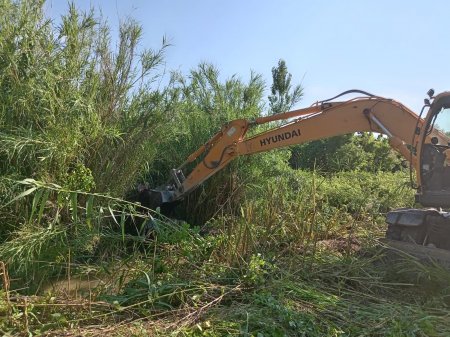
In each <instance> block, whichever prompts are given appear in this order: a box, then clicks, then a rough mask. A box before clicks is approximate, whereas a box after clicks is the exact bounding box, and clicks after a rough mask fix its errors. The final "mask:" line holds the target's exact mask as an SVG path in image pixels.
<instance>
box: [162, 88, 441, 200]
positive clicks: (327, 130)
mask: <svg viewBox="0 0 450 337" xmlns="http://www.w3.org/2000/svg"><path fill="white" fill-rule="evenodd" d="M348 93H362V94H364V95H365V97H358V98H354V99H350V100H347V101H342V102H335V101H332V100H333V99H336V98H339V97H340V96H342V95H344V94H348ZM333 99H331V100H325V101H320V102H317V103H315V104H313V105H312V106H311V107H309V108H304V109H298V110H293V111H289V112H285V113H281V114H276V115H272V116H264V117H259V118H256V119H255V120H246V119H237V120H233V121H231V122H228V123H227V124H225V125H224V126H223V127H222V128H221V130H220V131H219V132H218V133H217V134H215V135H214V136H213V137H212V138H211V139H210V140H209V141H208V142H207V143H206V144H204V145H202V146H201V147H200V148H199V149H197V150H196V151H195V152H194V153H192V154H191V155H190V156H189V157H188V158H187V159H186V161H185V162H184V163H183V164H182V165H181V166H180V167H179V168H177V169H173V170H172V172H171V174H172V178H173V184H171V185H169V186H164V187H162V188H158V189H157V190H153V191H154V192H155V195H157V198H156V199H157V202H156V203H166V202H172V201H176V200H179V199H182V198H183V197H184V196H186V195H187V194H188V193H189V192H191V191H193V190H194V189H195V188H196V187H198V186H199V185H201V184H202V183H203V182H204V181H205V180H207V179H208V178H209V177H211V176H212V175H214V174H215V173H217V172H218V171H220V170H221V169H223V168H224V167H225V166H226V165H228V164H229V163H230V162H231V161H232V160H233V159H234V158H236V157H237V156H243V155H250V154H254V153H259V152H265V151H270V150H273V149H277V148H282V147H286V146H290V145H295V144H302V143H305V142H309V141H313V140H318V139H323V138H329V137H333V136H338V135H343V134H348V133H354V132H364V131H370V132H377V133H381V134H384V135H386V136H387V137H388V138H389V143H390V145H391V146H392V147H393V148H394V149H395V150H397V151H398V152H399V153H400V154H402V155H403V157H404V158H406V159H407V160H408V161H410V162H411V165H412V166H413V167H414V168H416V166H417V164H418V160H417V158H416V156H415V154H414V152H411V151H410V147H411V142H412V140H413V133H414V130H416V129H417V128H421V127H422V125H423V123H424V121H423V120H422V119H421V118H419V117H418V116H417V115H416V114H415V113H414V112H412V111H411V110H409V109H408V108H406V107H405V106H404V105H403V104H401V103H399V102H397V101H395V100H392V99H387V98H383V97H379V96H374V95H370V94H367V93H365V92H362V91H359V90H350V91H347V92H345V93H343V94H341V95H338V96H336V97H334V98H333ZM276 121H285V124H283V125H281V126H280V125H279V124H278V126H276V127H274V128H271V129H269V130H266V131H263V132H260V133H256V134H253V135H251V136H248V134H249V133H251V132H249V131H251V130H252V129H253V130H255V131H256V130H257V127H258V126H260V125H267V124H268V123H271V122H276ZM431 136H436V137H438V138H439V139H442V138H443V137H445V136H444V135H443V134H441V133H439V132H437V131H435V132H433V133H432V134H430V135H429V136H428V137H431ZM196 161H198V164H197V165H196V166H195V167H194V168H193V169H192V170H191V171H190V172H189V173H188V174H187V175H185V173H184V172H183V169H184V168H185V167H186V166H187V165H188V164H191V163H193V162H196Z"/></svg>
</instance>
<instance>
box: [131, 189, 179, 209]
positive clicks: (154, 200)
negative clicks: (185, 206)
mask: <svg viewBox="0 0 450 337" xmlns="http://www.w3.org/2000/svg"><path fill="white" fill-rule="evenodd" d="M138 192H139V197H138V199H139V202H140V203H141V205H142V206H144V207H146V208H150V209H152V210H156V209H157V208H158V207H162V206H164V205H167V204H171V203H173V202H174V201H175V200H174V198H175V192H174V191H173V190H171V187H170V186H161V187H158V188H156V189H150V188H148V187H147V186H145V185H139V186H138Z"/></svg>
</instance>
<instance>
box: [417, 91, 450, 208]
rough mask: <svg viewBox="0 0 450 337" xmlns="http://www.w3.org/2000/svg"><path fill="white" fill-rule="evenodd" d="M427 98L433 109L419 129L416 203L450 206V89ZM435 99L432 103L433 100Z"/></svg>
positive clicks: (431, 205)
mask: <svg viewBox="0 0 450 337" xmlns="http://www.w3.org/2000/svg"><path fill="white" fill-rule="evenodd" d="M428 94H429V96H430V99H426V100H425V105H426V106H429V111H428V114H427V117H426V119H425V123H424V124H423V127H422V129H420V128H418V129H417V130H416V133H415V136H417V138H418V140H417V141H415V142H413V144H415V143H416V144H417V146H416V149H417V153H418V158H419V165H418V168H417V169H418V171H419V172H417V174H418V191H417V194H416V202H418V203H420V204H421V205H423V206H426V207H437V208H441V207H442V208H446V207H450V92H444V93H442V94H439V95H437V96H436V97H433V94H434V93H433V91H432V90H430V91H429V93H428ZM430 100H432V103H431V102H430Z"/></svg>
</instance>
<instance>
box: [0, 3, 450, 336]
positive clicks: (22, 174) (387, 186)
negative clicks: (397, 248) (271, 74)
mask: <svg viewBox="0 0 450 337" xmlns="http://www.w3.org/2000/svg"><path fill="white" fill-rule="evenodd" d="M43 5H44V2H43V1H38V0H21V1H11V0H0V11H1V12H2V16H1V17H0V27H2V29H1V30H0V47H1V48H0V89H1V90H0V225H1V226H0V261H1V262H4V263H5V265H6V268H3V267H2V268H0V282H1V285H2V287H1V289H0V334H4V335H8V334H9V335H36V336H38V335H62V334H67V335H84V336H97V335H104V334H105V333H108V334H110V335H112V336H124V335H135V336H167V335H173V336H230V335H231V336H255V337H261V336H448V335H450V331H449V326H450V324H449V321H450V316H449V312H450V311H449V306H450V297H449V296H450V288H449V286H448V284H449V281H450V276H449V273H448V271H446V270H443V269H442V268H439V267H437V266H432V265H423V264H422V263H420V262H419V261H415V260H411V259H408V258H406V259H396V260H395V261H394V260H390V259H389V258H388V257H384V256H383V253H382V252H380V247H379V245H378V244H377V241H376V238H377V237H380V236H383V235H384V233H383V232H384V228H385V225H384V222H383V217H384V214H385V213H386V212H387V211H389V210H390V209H391V208H397V207H406V206H412V205H413V192H412V191H411V190H410V189H409V187H408V183H409V178H408V175H407V174H406V173H405V172H403V171H400V172H397V173H391V172H386V171H379V170H378V169H376V167H390V166H392V165H391V164H393V162H392V161H393V160H394V159H395V158H396V157H395V156H394V157H392V156H391V155H392V153H390V152H389V151H388V150H386V146H385V145H386V144H384V145H383V144H382V143H380V142H383V141H382V140H376V139H374V138H373V137H371V136H370V135H369V136H368V137H365V136H364V137H361V139H358V141H355V140H354V141H353V142H352V143H351V144H350V145H351V150H352V151H353V150H354V151H353V152H351V151H346V155H348V156H349V158H347V157H346V158H347V159H346V162H345V163H341V162H340V163H336V164H338V165H337V166H338V167H339V169H340V168H341V167H343V166H347V161H348V163H351V162H352V161H354V160H355V159H358V158H359V157H358V156H360V155H361V151H362V152H364V151H365V150H364V148H360V147H358V146H360V145H361V144H359V143H360V142H361V141H362V140H364V139H365V140H367V142H368V143H367V144H366V146H369V145H370V146H372V147H374V148H375V149H377V148H379V150H380V151H381V150H382V151H381V152H380V151H378V152H380V153H381V154H382V155H383V156H384V157H383V156H378V155H373V156H372V155H368V154H367V156H363V157H371V158H372V157H373V158H374V160H375V159H376V160H378V161H379V160H380V158H385V157H386V158H385V159H386V160H389V161H386V162H380V163H377V165H376V167H375V166H373V171H374V172H370V173H368V172H365V171H366V170H364V169H363V167H365V166H364V165H366V166H367V165H370V161H369V160H368V159H367V160H366V159H364V160H365V162H361V163H359V164H360V165H359V166H357V167H356V168H358V167H359V168H360V170H354V171H348V170H347V171H346V172H341V171H334V172H322V173H323V174H320V173H319V172H316V171H301V170H293V169H292V168H291V167H290V166H289V159H290V157H291V151H290V150H289V149H285V150H281V151H273V152H270V153H263V154H260V155H255V156H250V157H244V158H239V159H237V160H236V161H234V162H233V163H231V164H230V165H229V166H228V167H227V168H226V169H224V170H223V171H222V172H220V173H218V174H217V175H215V176H214V177H212V178H211V179H209V180H208V181H207V182H206V183H205V184H204V185H202V186H201V187H199V188H198V189H197V190H196V191H195V192H194V193H192V194H191V195H190V196H189V197H188V198H186V199H185V200H184V201H183V202H182V203H181V204H180V205H179V206H178V209H177V212H176V217H177V218H179V219H184V221H181V220H174V219H168V218H166V217H164V216H162V215H161V214H159V213H158V212H157V211H155V210H145V211H144V212H143V213H138V212H137V211H136V209H137V207H138V206H139V205H137V204H135V203H133V202H131V201H129V200H125V199H126V198H125V196H127V195H128V196H130V195H133V193H134V192H133V191H134V186H135V184H136V183H137V182H140V181H148V182H150V183H151V186H152V187H154V186H158V185H160V184H163V183H165V182H166V179H167V174H166V173H168V172H169V170H170V169H172V168H174V167H178V165H179V164H180V162H181V161H182V160H183V158H186V157H187V155H188V154H190V153H191V152H192V151H193V150H195V149H196V148H197V147H198V146H199V145H201V144H203V143H204V142H205V141H206V140H208V139H209V138H210V137H211V136H212V135H213V134H214V133H216V132H217V131H218V130H219V129H220V127H221V125H222V124H223V123H225V122H226V121H228V120H230V119H235V118H249V119H251V118H255V117H258V116H261V115H264V109H265V101H264V88H265V85H266V84H265V83H264V81H263V79H262V77H261V76H260V75H258V74H255V73H251V74H250V77H249V80H248V81H247V82H244V81H242V80H241V79H240V78H239V77H238V76H232V77H230V78H227V79H225V80H221V78H222V76H221V74H220V72H219V69H218V68H217V67H214V66H212V65H210V64H207V63H203V64H200V65H199V66H198V67H197V68H195V69H192V70H191V71H190V72H189V73H188V74H179V73H172V74H170V78H167V81H164V80H162V81H161V78H162V77H163V76H164V69H163V67H162V66H163V64H164V54H165V53H166V52H168V50H170V49H168V47H169V44H168V43H167V41H166V39H164V38H163V39H162V40H163V41H162V45H161V46H160V47H159V48H156V49H143V48H141V46H140V37H141V35H142V33H143V32H142V28H141V26H140V25H139V24H138V23H136V22H134V21H133V20H128V21H124V22H123V23H122V25H121V27H120V30H119V38H118V41H119V42H118V45H117V48H114V47H112V46H111V36H110V34H111V32H110V30H109V27H108V24H107V22H104V20H103V19H102V18H101V17H100V16H97V15H96V13H95V11H94V10H92V11H89V12H87V13H82V12H79V11H77V9H76V8H75V6H74V5H70V6H69V10H68V13H67V14H66V15H65V16H64V17H63V18H62V20H61V24H60V25H59V26H56V25H55V24H54V23H53V22H51V21H50V20H48V19H47V18H46V17H45V15H44V12H43ZM162 83H167V84H166V85H162ZM262 130H263V129H258V130H256V131H262ZM348 138H349V139H350V138H352V137H351V136H349V137H348ZM350 145H349V146H350ZM363 145H364V144H363ZM313 148H314V146H313ZM316 148H317V147H316ZM343 149H345V147H344V148H343ZM343 151H344V150H343ZM352 153H355V156H353V157H352ZM356 154H357V155H358V156H356ZM325 155H326V153H325ZM297 159H298V158H297ZM309 160H311V161H312V163H313V164H314V165H313V166H315V163H316V159H314V158H308V161H309ZM358 160H359V159H358ZM394 161H395V160H394ZM344 164H345V165H344ZM378 164H379V165H378ZM385 164H386V165H385ZM387 164H389V165H390V166H389V165H387ZM335 166H336V165H335ZM347 169H348V168H347ZM132 219H137V220H139V219H144V220H148V219H151V220H152V226H153V227H154V231H153V232H152V233H151V234H150V235H149V236H148V237H144V236H143V235H136V233H135V234H134V235H131V234H129V233H128V232H127V231H128V228H127V226H128V224H129V223H130V221H131V220H132ZM138 224H139V226H141V225H142V221H141V222H139V221H138ZM0 266H3V264H0Z"/></svg>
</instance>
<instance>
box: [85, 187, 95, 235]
mask: <svg viewBox="0 0 450 337" xmlns="http://www.w3.org/2000/svg"><path fill="white" fill-rule="evenodd" d="M93 206H94V196H93V195H90V196H89V197H88V199H87V201H86V223H87V225H88V227H89V229H92V215H93V214H92V210H93Z"/></svg>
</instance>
